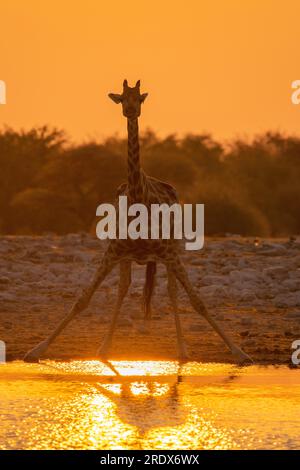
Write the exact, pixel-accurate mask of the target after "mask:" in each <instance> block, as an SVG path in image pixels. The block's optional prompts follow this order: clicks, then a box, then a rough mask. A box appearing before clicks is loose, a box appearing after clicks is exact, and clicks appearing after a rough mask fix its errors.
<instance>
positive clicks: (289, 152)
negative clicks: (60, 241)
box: [0, 127, 300, 236]
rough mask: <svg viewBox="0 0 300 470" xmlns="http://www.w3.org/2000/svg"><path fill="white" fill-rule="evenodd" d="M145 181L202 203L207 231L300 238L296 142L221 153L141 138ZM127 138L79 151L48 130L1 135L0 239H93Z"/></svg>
mask: <svg viewBox="0 0 300 470" xmlns="http://www.w3.org/2000/svg"><path fill="white" fill-rule="evenodd" d="M141 159H142V165H143V167H144V169H145V171H146V173H147V174H149V175H151V176H155V177H157V178H159V179H162V180H164V181H167V182H169V183H171V184H173V185H174V186H175V187H176V188H177V190H178V193H179V196H180V199H181V201H182V202H189V203H204V204H205V233H206V234H207V235H209V234H224V233H228V232H229V233H239V234H242V235H255V236H269V235H272V236H280V235H293V234H299V233H300V184H299V182H300V138H297V137H290V136H284V135H282V134H279V133H266V134H264V135H261V136H258V137H256V138H254V139H253V140H252V141H247V140H235V141H233V142H231V144H229V145H227V146H226V148H225V147H224V145H222V144H221V143H219V142H217V141H215V140H214V139H213V138H212V137H211V136H209V135H187V136H185V137H184V138H182V139H178V138H177V137H176V136H175V135H171V136H168V137H166V138H164V139H159V138H158V137H157V136H156V135H155V134H154V133H153V132H151V131H147V132H146V133H144V134H143V135H142V137H141ZM126 171H127V170H126V140H125V139H122V138H118V137H111V138H108V139H106V140H105V141H103V142H101V143H98V142H92V141H91V142H88V143H83V144H81V145H72V144H70V143H68V141H67V139H66V137H65V134H64V132H62V131H58V130H56V129H50V128H48V127H43V128H38V129H32V130H30V131H26V132H25V131H22V132H16V131H14V130H12V129H9V128H6V129H3V130H2V131H1V132H0V233H2V234H43V233H47V232H54V233H58V234H64V233H69V232H78V231H92V230H94V227H95V211H96V207H97V206H98V205H99V204H100V203H102V202H110V201H113V200H114V198H115V192H116V189H117V187H118V186H119V185H120V184H121V183H122V182H123V181H125V180H126V176H127V173H126Z"/></svg>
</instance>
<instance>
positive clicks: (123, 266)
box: [97, 261, 131, 357]
mask: <svg viewBox="0 0 300 470" xmlns="http://www.w3.org/2000/svg"><path fill="white" fill-rule="evenodd" d="M130 284H131V263H130V262H129V261H122V262H121V263H120V282H119V292H118V300H117V304H116V307H115V311H114V314H113V317H112V320H111V324H110V327H109V330H108V333H107V335H106V336H105V338H104V340H103V343H102V344H101V346H100V348H99V349H98V352H97V355H98V356H100V357H106V355H107V352H108V350H109V348H110V347H111V343H112V338H113V334H114V332H115V329H116V325H117V321H118V318H119V314H120V310H121V307H122V303H123V300H124V298H125V296H126V294H127V292H128V289H129V286H130Z"/></svg>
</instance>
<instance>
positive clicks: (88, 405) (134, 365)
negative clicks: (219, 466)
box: [0, 361, 300, 449]
mask: <svg viewBox="0 0 300 470" xmlns="http://www.w3.org/2000/svg"><path fill="white" fill-rule="evenodd" d="M110 364H111V366H110V367H109V365H108V364H104V363H102V362H99V361H73V362H68V363H66V362H65V363H57V362H51V361H46V362H43V363H41V364H24V363H23V362H13V363H8V364H5V365H1V366H0V397H1V399H0V416H1V427H0V449H266V448H267V449H297V448H300V374H299V371H298V370H291V369H289V368H287V367H277V368H275V367H257V366H251V367H246V368H238V367H236V366H231V365H228V364H201V363H187V364H185V365H183V366H179V365H178V363H177V362H172V361H170V362H167V361H112V362H111V363H110Z"/></svg>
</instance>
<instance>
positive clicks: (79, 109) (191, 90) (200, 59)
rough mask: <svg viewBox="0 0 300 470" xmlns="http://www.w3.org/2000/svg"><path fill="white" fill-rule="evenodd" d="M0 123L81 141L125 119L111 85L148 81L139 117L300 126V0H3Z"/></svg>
mask: <svg viewBox="0 0 300 470" xmlns="http://www.w3.org/2000/svg"><path fill="white" fill-rule="evenodd" d="M0 19H1V30H0V52H1V56H0V57H1V68H0V79H1V80H4V81H5V82H6V85H7V105H4V106H0V119H1V123H6V124H9V125H11V126H13V127H15V128H19V127H25V128H28V127H30V126H35V125H39V124H44V123H49V124H52V125H56V126H58V127H60V128H64V129H66V130H67V132H68V133H69V135H70V136H71V137H72V138H73V139H75V140H77V141H78V140H81V139H87V138H89V137H97V138H100V139H101V138H102V137H103V136H106V135H109V134H112V133H115V132H118V133H123V132H124V130H125V125H126V123H125V120H124V118H123V117H122V115H121V107H120V106H119V107H117V105H114V104H113V103H112V102H111V101H110V100H109V99H108V98H107V93H108V92H111V91H112V92H120V91H121V84H122V81H123V78H125V77H126V78H128V80H129V83H130V84H131V83H133V82H134V83H135V81H136V79H141V82H142V91H147V92H149V97H148V98H147V100H146V102H145V105H144V107H143V113H142V119H141V127H142V128H146V127H151V128H153V129H154V130H156V131H158V133H159V134H160V135H165V134H166V133H173V132H177V133H179V134H181V133H185V132H189V131H190V132H202V131H209V132H211V133H212V134H213V135H214V136H215V137H217V138H222V139H223V138H230V137H233V136H237V135H244V134H247V135H252V134H253V133H256V132H260V131H264V130H266V129H282V130H286V131H289V132H298V123H299V122H300V105H299V106H295V105H292V103H291V99H290V96H291V82H292V81H293V80H296V79H300V62H299V47H300V46H299V44H300V41H299V39H300V2H299V0H285V1H283V0H186V1H182V0H151V1H149V0H118V1H116V0H109V1H108V0H107V1H104V0H43V1H41V0H26V1H25V0H1V2H0Z"/></svg>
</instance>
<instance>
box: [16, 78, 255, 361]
mask: <svg viewBox="0 0 300 470" xmlns="http://www.w3.org/2000/svg"><path fill="white" fill-rule="evenodd" d="M109 97H110V98H111V99H112V100H113V101H114V102H115V103H117V104H118V103H121V104H122V111H123V115H124V116H125V117H126V119H127V129H128V182H127V183H125V184H123V185H121V186H120V187H119V188H118V191H117V195H118V196H119V195H121V194H122V195H126V196H127V197H128V202H129V204H134V203H143V204H144V205H145V206H146V207H147V208H149V207H150V206H151V204H155V203H167V204H169V205H171V204H173V203H175V202H178V198H177V194H176V190H175V189H174V188H173V187H172V186H171V185H169V184H168V183H165V182H163V181H159V180H157V179H155V178H152V177H150V176H147V175H146V174H145V173H144V171H143V170H142V169H141V166H140V152H139V132H138V118H139V116H140V114H141V104H142V103H143V102H144V101H145V99H146V97H147V93H143V94H141V93H140V81H138V82H137V83H136V85H135V87H129V86H128V83H127V80H124V83H123V93H122V94H115V93H110V94H109ZM117 220H118V217H117ZM171 233H172V232H171ZM132 262H136V263H139V264H145V265H146V266H147V268H146V285H145V289H144V299H145V317H146V319H147V318H148V319H149V317H150V315H151V308H150V300H151V295H152V293H153V287H154V276H155V271H156V263H158V262H160V263H163V264H164V265H165V266H166V269H167V275H168V292H169V296H170V299H171V303H172V306H173V310H174V316H175V325H176V333H177V344H178V355H179V358H180V359H181V360H186V359H187V353H186V348H185V343H184V340H183V335H182V328H181V324H180V317H179V314H178V306H177V280H178V281H179V282H180V284H181V285H182V286H183V288H184V289H185V291H186V293H187V295H188V297H189V299H190V302H191V304H192V306H193V307H194V309H195V310H196V311H197V312H198V313H199V314H200V315H202V316H203V317H204V318H206V320H207V321H208V322H209V323H210V325H211V326H212V328H213V329H214V330H215V331H216V332H217V333H218V334H219V335H220V337H221V338H222V339H223V341H224V342H225V344H226V345H227V346H228V348H229V349H230V350H231V352H232V353H233V355H234V356H235V357H236V359H237V360H238V361H239V362H241V363H244V362H252V360H251V359H250V357H249V356H248V355H247V354H245V353H244V352H243V351H242V350H241V349H240V348H239V347H238V346H237V345H235V344H234V343H233V342H232V340H231V339H230V338H229V336H228V335H227V334H226V333H225V331H224V330H223V328H222V327H221V326H220V325H219V324H218V323H217V322H216V321H215V319H214V318H213V317H212V316H211V314H210V313H209V312H208V310H207V309H206V307H205V305H204V303H203V302H202V300H201V299H200V297H199V296H198V294H197V292H196V290H195V288H194V286H193V285H192V283H191V282H190V280H189V277H188V274H187V272H186V270H185V268H184V265H183V263H182V261H181V259H180V245H179V243H178V240H175V239H174V238H171V239H163V238H159V239H136V240H133V239H130V238H127V239H115V240H110V242H109V244H108V248H107V250H106V251H105V253H104V255H103V258H102V260H101V261H100V263H99V267H98V269H97V271H96V273H95V274H94V277H93V279H92V282H91V284H90V285H89V286H88V287H87V288H85V289H84V290H83V291H82V293H81V295H80V296H79V298H78V299H77V300H76V301H75V303H74V305H73V306H72V308H71V310H70V312H69V313H68V314H67V315H66V316H65V318H63V320H62V321H61V322H60V324H59V325H58V326H57V328H56V329H55V330H54V331H53V333H52V334H50V336H49V337H48V338H47V339H46V340H44V341H43V342H42V343H40V344H38V345H37V346H36V347H35V348H33V349H32V350H31V351H29V352H28V353H27V354H26V355H25V357H24V360H25V361H28V362H36V361H38V359H39V357H40V356H41V355H42V354H43V353H44V352H45V351H46V350H47V348H48V347H49V345H50V344H51V343H52V342H53V341H54V340H55V338H56V337H57V336H58V335H59V334H60V333H61V331H62V330H63V329H64V328H65V327H66V326H67V325H68V323H69V322H70V321H71V320H72V319H73V318H74V317H75V315H77V314H78V313H79V312H81V311H82V310H83V309H85V308H86V307H87V306H88V304H89V302H90V299H91V297H92V295H93V294H94V292H95V290H96V289H97V288H98V287H99V286H100V284H101V283H102V282H103V280H104V279H105V278H106V276H107V275H108V274H109V273H110V271H111V270H112V269H113V267H115V266H116V265H117V264H119V265H120V282H119V289H118V299H117V303H116V307H115V310H114V313H113V316H112V320H111V324H110V327H109V331H108V333H107V335H106V337H105V339H104V341H103V343H102V345H101V347H100V349H99V350H98V354H99V356H100V357H105V356H106V355H107V352H108V349H109V347H110V345H111V342H112V337H113V334H114V331H115V328H116V325H117V320H118V316H119V313H120V309H121V306H122V303H123V300H124V297H125V296H126V294H127V291H128V288H129V286H130V283H131V264H132Z"/></svg>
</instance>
